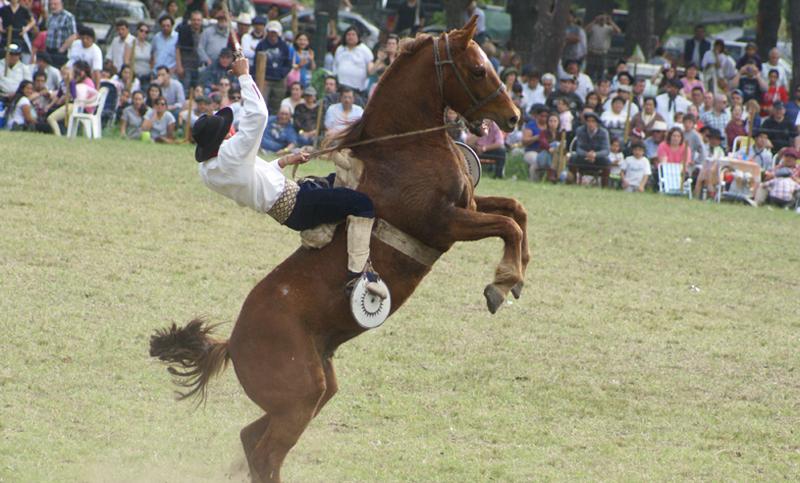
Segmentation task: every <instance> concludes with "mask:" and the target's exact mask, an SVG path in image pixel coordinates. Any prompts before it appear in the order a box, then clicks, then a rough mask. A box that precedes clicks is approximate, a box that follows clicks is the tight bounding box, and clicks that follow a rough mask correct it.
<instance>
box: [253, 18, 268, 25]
mask: <svg viewBox="0 0 800 483" xmlns="http://www.w3.org/2000/svg"><path fill="white" fill-rule="evenodd" d="M266 24H267V19H266V17H261V16H258V17H256V18H254V19H253V25H266Z"/></svg>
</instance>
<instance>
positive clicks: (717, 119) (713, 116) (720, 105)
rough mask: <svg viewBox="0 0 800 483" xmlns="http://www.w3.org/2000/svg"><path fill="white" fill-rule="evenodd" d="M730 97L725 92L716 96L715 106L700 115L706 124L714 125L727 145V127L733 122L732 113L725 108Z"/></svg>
mask: <svg viewBox="0 0 800 483" xmlns="http://www.w3.org/2000/svg"><path fill="white" fill-rule="evenodd" d="M727 104H728V98H726V97H725V95H724V94H717V95H715V96H714V107H713V109H712V110H711V111H710V112H705V113H704V114H702V115H701V116H700V119H701V120H702V121H703V125H704V126H708V127H712V128H714V129H716V130H717V131H719V132H720V133H721V134H722V141H723V145H727V139H726V136H725V128H726V127H728V123H729V122H731V115H730V114H729V113H728V111H726V110H725V108H726V107H727Z"/></svg>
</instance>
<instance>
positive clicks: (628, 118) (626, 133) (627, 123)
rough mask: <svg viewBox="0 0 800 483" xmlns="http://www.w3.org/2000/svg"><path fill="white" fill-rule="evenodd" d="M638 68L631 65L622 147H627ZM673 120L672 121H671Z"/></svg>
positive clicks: (635, 65)
mask: <svg viewBox="0 0 800 483" xmlns="http://www.w3.org/2000/svg"><path fill="white" fill-rule="evenodd" d="M637 67H639V64H638V63H635V64H633V84H631V96H630V99H628V112H627V114H626V115H625V131H624V134H623V139H622V145H623V146H627V144H628V137H630V135H631V106H632V105H633V86H634V85H636V70H637ZM673 120H674V119H673Z"/></svg>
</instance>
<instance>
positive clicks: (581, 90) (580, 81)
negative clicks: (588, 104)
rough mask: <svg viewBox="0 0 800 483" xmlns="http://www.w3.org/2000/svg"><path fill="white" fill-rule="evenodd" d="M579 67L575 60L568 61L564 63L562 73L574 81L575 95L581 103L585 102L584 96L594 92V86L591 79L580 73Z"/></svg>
mask: <svg viewBox="0 0 800 483" xmlns="http://www.w3.org/2000/svg"><path fill="white" fill-rule="evenodd" d="M580 67H581V66H580V64H579V63H578V61H577V60H574V59H568V60H566V61H564V71H565V72H566V74H567V76H571V77H572V78H573V79H575V83H576V85H575V94H576V95H577V96H578V97H579V98H580V99H581V101H584V100H586V94H588V93H590V92H592V91H593V90H594V84H593V83H592V79H591V77H589V76H588V75H586V74H584V73H583V72H581V69H580Z"/></svg>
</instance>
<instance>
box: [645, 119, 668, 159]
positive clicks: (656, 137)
mask: <svg viewBox="0 0 800 483" xmlns="http://www.w3.org/2000/svg"><path fill="white" fill-rule="evenodd" d="M666 134H667V123H665V122H663V121H656V122H654V123H653V127H652V128H651V129H650V135H649V136H647V138H646V139H645V140H644V154H645V156H647V159H649V160H650V161H651V162H652V163H653V164H658V147H659V146H660V145H661V143H662V142H664V139H665V137H666Z"/></svg>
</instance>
